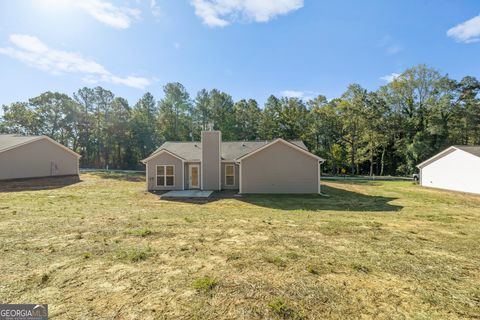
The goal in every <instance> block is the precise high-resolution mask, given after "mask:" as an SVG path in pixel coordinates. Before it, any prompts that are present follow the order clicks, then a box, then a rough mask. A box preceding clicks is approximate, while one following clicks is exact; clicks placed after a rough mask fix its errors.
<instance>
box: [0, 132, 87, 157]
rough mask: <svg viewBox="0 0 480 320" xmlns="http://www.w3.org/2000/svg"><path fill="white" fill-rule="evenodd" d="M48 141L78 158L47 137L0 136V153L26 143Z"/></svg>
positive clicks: (74, 153)
mask: <svg viewBox="0 0 480 320" xmlns="http://www.w3.org/2000/svg"><path fill="white" fill-rule="evenodd" d="M42 139H45V140H48V141H50V142H52V143H54V144H56V145H58V146H59V147H61V148H63V149H64V150H65V151H68V152H70V153H71V154H73V155H75V156H77V157H80V155H79V154H78V153H76V152H75V151H73V150H71V149H69V148H67V147H65V146H64V145H62V144H60V143H58V142H57V141H55V140H53V139H51V138H49V137H47V136H22V135H19V134H0V153H2V152H5V151H8V150H11V149H15V148H18V147H20V146H23V145H26V144H28V143H32V142H34V141H38V140H42Z"/></svg>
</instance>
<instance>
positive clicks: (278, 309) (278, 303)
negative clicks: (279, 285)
mask: <svg viewBox="0 0 480 320" xmlns="http://www.w3.org/2000/svg"><path fill="white" fill-rule="evenodd" d="M268 307H269V308H270V310H272V311H273V313H275V314H276V315H277V316H279V317H280V318H283V319H295V320H302V319H305V318H306V317H305V315H304V314H303V312H298V311H296V310H295V309H294V308H292V307H291V306H289V305H288V304H287V303H286V302H285V300H284V299H283V298H280V297H277V298H275V299H273V300H272V301H270V303H269V304H268Z"/></svg>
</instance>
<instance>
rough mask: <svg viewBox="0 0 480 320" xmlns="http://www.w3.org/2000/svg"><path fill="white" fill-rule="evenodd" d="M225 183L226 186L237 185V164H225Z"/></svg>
mask: <svg viewBox="0 0 480 320" xmlns="http://www.w3.org/2000/svg"><path fill="white" fill-rule="evenodd" d="M225 185H226V186H234V185H235V165H233V164H226V165H225Z"/></svg>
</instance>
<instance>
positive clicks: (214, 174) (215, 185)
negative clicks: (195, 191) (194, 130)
mask: <svg viewBox="0 0 480 320" xmlns="http://www.w3.org/2000/svg"><path fill="white" fill-rule="evenodd" d="M221 140H222V136H221V133H220V131H202V168H201V174H202V177H203V180H202V185H201V188H202V189H203V190H220V189H221V181H220V176H219V175H220V169H221V167H220V163H221V162H220V154H221V150H220V149H221V147H220V143H221Z"/></svg>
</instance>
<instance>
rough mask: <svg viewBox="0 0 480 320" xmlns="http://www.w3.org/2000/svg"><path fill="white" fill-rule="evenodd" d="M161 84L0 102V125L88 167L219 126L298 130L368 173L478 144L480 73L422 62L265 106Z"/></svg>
mask: <svg viewBox="0 0 480 320" xmlns="http://www.w3.org/2000/svg"><path fill="white" fill-rule="evenodd" d="M163 91H164V97H163V98H162V99H160V100H159V101H156V100H155V98H154V97H153V96H152V94H150V93H145V94H144V95H143V97H142V98H140V100H139V101H138V102H136V103H135V104H134V105H133V106H131V105H130V104H129V103H128V101H127V100H126V99H124V98H122V97H118V96H115V95H114V94H113V93H112V92H111V91H109V90H106V89H104V88H102V87H96V88H86V87H85V88H82V89H79V90H78V91H77V92H75V93H74V94H73V95H72V96H69V95H66V94H63V93H58V92H45V93H42V94H41V95H39V96H38V97H34V98H31V99H29V100H28V101H27V102H15V103H11V104H9V105H3V117H2V118H1V119H0V133H18V134H25V135H48V136H50V137H51V138H53V139H55V140H57V141H58V142H60V143H62V144H64V145H66V146H68V147H70V148H72V149H73V150H75V151H76V152H78V153H79V154H81V156H82V158H81V160H80V161H81V163H80V165H81V167H84V168H105V167H107V166H108V167H109V168H112V169H114V168H116V169H138V168H142V165H141V163H140V160H141V159H144V158H146V157H147V156H148V155H149V154H150V153H151V152H153V151H154V150H155V149H156V148H157V147H158V146H160V145H161V144H162V143H163V142H164V141H198V140H199V139H200V132H201V131H202V130H208V129H214V130H221V131H222V136H223V140H224V141H228V140H230V141H231V140H271V139H274V138H284V139H288V140H292V139H300V140H302V141H304V143H305V144H306V145H307V147H309V149H310V150H311V151H312V152H313V153H315V154H317V155H319V156H321V157H323V158H324V159H326V162H325V164H324V165H323V169H322V170H323V171H324V172H326V173H330V174H340V173H349V174H369V175H387V174H388V175H409V174H412V173H413V172H415V170H416V169H415V166H416V165H417V164H418V163H420V162H422V161H423V160H425V159H427V158H428V157H430V156H432V155H433V154H435V153H437V152H438V151H440V150H442V149H443V148H446V147H447V146H450V145H454V144H461V145H474V144H477V145H479V144H480V97H479V91H480V82H479V81H478V80H477V79H476V78H474V77H471V76H466V77H464V78H463V79H461V80H460V81H457V80H454V79H451V78H450V77H449V76H448V75H442V74H440V73H439V72H438V71H436V70H434V69H432V68H428V67H427V66H425V65H419V66H415V67H413V68H410V69H407V70H405V71H404V72H403V73H402V74H401V75H399V76H398V77H396V78H395V79H394V80H393V81H392V82H390V83H388V84H387V85H384V86H382V87H380V88H379V89H378V90H376V91H368V90H366V89H364V88H362V87H361V86H360V85H358V84H352V85H350V86H348V88H347V89H346V91H345V92H344V93H343V94H342V95H341V96H340V97H338V98H334V99H331V100H327V98H326V97H325V96H322V95H319V96H318V97H316V98H314V99H310V100H308V101H302V100H301V99H299V98H288V97H282V98H279V97H276V96H274V95H271V96H270V97H269V98H268V100H267V101H266V103H265V105H264V106H263V108H260V106H259V105H258V103H257V101H255V100H254V99H242V100H239V101H234V100H233V99H232V97H231V96H230V95H229V94H227V93H225V92H222V91H219V90H217V89H213V90H206V89H202V90H200V91H199V92H198V93H197V94H196V96H195V97H193V98H192V97H191V96H190V94H189V93H188V91H187V90H186V89H185V87H184V86H183V85H182V84H180V83H168V84H166V85H165V86H164V88H163Z"/></svg>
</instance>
